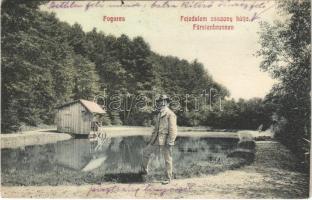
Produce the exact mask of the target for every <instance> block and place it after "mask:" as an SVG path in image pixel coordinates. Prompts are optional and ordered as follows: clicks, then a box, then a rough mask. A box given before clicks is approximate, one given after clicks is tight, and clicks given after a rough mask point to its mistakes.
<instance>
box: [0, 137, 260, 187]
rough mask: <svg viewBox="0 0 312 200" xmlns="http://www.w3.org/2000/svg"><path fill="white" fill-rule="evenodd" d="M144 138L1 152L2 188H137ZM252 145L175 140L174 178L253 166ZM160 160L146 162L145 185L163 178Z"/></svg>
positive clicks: (80, 141)
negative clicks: (111, 185) (103, 185)
mask: <svg viewBox="0 0 312 200" xmlns="http://www.w3.org/2000/svg"><path fill="white" fill-rule="evenodd" d="M146 141H147V137H146V136H128V137H115V138H109V139H108V140H106V141H104V142H103V143H100V144H98V143H97V142H96V141H95V142H92V141H90V140H89V139H71V140H67V141H61V142H58V143H55V144H46V145H34V146H27V147H24V148H18V149H2V150H1V168H2V170H1V177H2V179H1V184H2V185H67V184H68V185H73V184H74V185H80V184H99V183H102V182H107V181H114V182H124V183H126V182H141V181H142V177H141V175H140V174H139V171H140V166H141V163H142V150H143V148H144V147H145V145H146ZM253 156H254V143H253V142H251V143H247V145H246V143H245V144H243V143H241V142H240V141H239V139H238V138H209V137H178V138H177V140H176V145H175V146H174V148H173V165H174V171H173V173H174V177H175V178H187V177H192V176H200V175H202V174H216V173H218V172H222V171H225V170H230V169H235V168H237V167H240V166H242V165H245V164H248V163H250V162H252V160H253ZM164 165H165V164H164V160H163V158H162V155H161V154H157V155H155V156H154V157H153V159H151V161H150V169H151V170H150V173H149V175H148V181H156V180H161V179H162V178H163V177H164Z"/></svg>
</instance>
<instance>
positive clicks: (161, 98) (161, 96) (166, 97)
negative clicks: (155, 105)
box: [156, 94, 171, 102]
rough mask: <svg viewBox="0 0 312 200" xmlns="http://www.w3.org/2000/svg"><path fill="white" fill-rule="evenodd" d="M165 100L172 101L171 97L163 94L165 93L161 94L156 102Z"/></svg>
mask: <svg viewBox="0 0 312 200" xmlns="http://www.w3.org/2000/svg"><path fill="white" fill-rule="evenodd" d="M163 100H166V101H167V102H170V101H171V99H170V98H169V97H168V96H167V95H165V94H163V95H160V96H159V98H158V99H156V102H158V101H163Z"/></svg>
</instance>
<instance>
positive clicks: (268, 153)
mask: <svg viewBox="0 0 312 200" xmlns="http://www.w3.org/2000/svg"><path fill="white" fill-rule="evenodd" d="M256 149H257V153H256V159H255V162H254V163H253V164H251V165H249V166H245V167H242V168H240V169H237V170H232V171H226V172H223V173H219V174H217V175H210V176H204V177H200V178H190V179H180V180H174V181H173V182H172V183H170V184H169V185H161V184H160V183H145V184H143V183H133V184H120V183H118V184H117V183H103V184H102V185H82V186H66V185H64V186H40V187H38V186H27V187H2V188H1V193H2V197H24V198H25V197H28V198H31V197H33V198H34V197H36V198H46V197H50V198H52V197H53V198H60V197H62V198H307V197H308V189H309V184H308V183H309V177H308V174H305V173H301V172H298V171H297V170H296V165H294V164H293V163H297V160H296V158H295V157H294V156H293V155H292V154H291V153H290V152H289V151H288V150H287V149H286V148H285V147H284V146H283V145H281V144H280V143H278V142H272V141H268V142H257V146H256Z"/></svg>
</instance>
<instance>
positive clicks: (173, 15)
mask: <svg viewBox="0 0 312 200" xmlns="http://www.w3.org/2000/svg"><path fill="white" fill-rule="evenodd" d="M183 2H187V1H172V0H171V1H169V4H166V5H165V7H163V8H156V7H155V6H156V5H157V6H158V7H160V6H161V5H163V4H164V3H166V1H157V2H155V1H127V0H125V4H124V6H123V7H120V5H121V3H120V1H105V2H95V1H94V2H92V1H87V2H83V1H81V2H76V3H75V4H66V5H64V4H62V2H49V3H47V4H46V5H43V6H42V7H41V9H42V10H44V11H48V12H54V13H56V16H57V17H58V18H59V19H60V20H61V21H66V22H68V23H69V24H74V23H78V24H80V25H81V26H82V28H83V30H84V31H91V30H92V29H93V28H94V27H96V28H97V30H99V31H103V32H104V33H105V34H106V35H108V34H112V35H115V36H119V35H121V34H126V35H128V36H129V37H130V38H133V37H136V36H142V37H143V38H144V40H145V41H146V42H147V43H149V45H150V47H151V49H152V50H153V51H155V52H156V53H158V54H161V55H172V56H177V57H179V58H181V59H186V60H188V61H193V60H195V59H197V60H198V61H199V62H201V63H203V64H204V67H205V69H206V70H207V71H208V73H209V74H210V75H212V77H213V78H214V80H216V81H217V82H219V83H221V84H222V85H224V86H225V87H227V88H228V89H229V91H230V93H231V98H235V99H238V98H244V99H249V98H253V97H264V96H265V95H266V94H267V93H268V92H269V91H270V89H271V87H272V85H273V84H274V80H273V79H271V78H270V76H269V74H268V72H263V71H261V70H260V67H259V65H260V62H261V57H256V56H254V55H255V53H256V51H257V50H258V49H259V48H260V45H259V44H258V39H259V34H258V32H259V30H260V28H259V23H260V22H262V21H266V22H269V23H272V22H273V20H275V19H279V16H278V15H277V10H276V8H275V6H274V1H266V3H263V4H260V3H262V2H261V1H253V2H256V3H253V2H251V1H248V0H247V1H237V0H232V1H228V2H226V3H222V2H224V1H210V0H208V1H202V2H204V3H205V5H206V6H208V5H211V6H210V7H206V8H185V7H183V5H182V3H183ZM194 2H195V3H196V2H197V1H189V3H194ZM71 3H72V2H71ZM167 3H168V2H167ZM240 3H244V4H240ZM70 5H71V8H68V7H70ZM88 5H89V6H88ZM153 5H154V7H152V6H153ZM168 5H170V8H168V7H166V6H168ZM235 5H247V6H248V7H245V8H244V7H241V6H235ZM252 5H253V6H254V7H253V8H251V6H252ZM112 6H118V7H112ZM172 6H176V7H172ZM257 6H258V7H259V8H255V7H257ZM65 7H67V8H65ZM87 7H88V9H86V8H87ZM255 13H256V16H257V18H256V19H255V20H254V21H247V22H238V21H236V17H248V18H249V19H252V18H253V16H255ZM104 16H107V17H121V18H123V19H124V21H115V22H110V21H107V20H105V21H104V20H103V17H104ZM181 16H184V17H185V16H186V17H192V16H195V17H196V16H200V17H202V18H204V17H206V19H207V20H208V21H201V22H185V21H184V20H182V21H181ZM107 17H106V18H107ZM212 17H227V19H230V18H232V22H230V21H222V22H212V21H211V19H212ZM183 19H184V18H183ZM223 19H224V18H223ZM193 24H199V25H213V24H215V25H226V26H233V27H234V29H233V30H193Z"/></svg>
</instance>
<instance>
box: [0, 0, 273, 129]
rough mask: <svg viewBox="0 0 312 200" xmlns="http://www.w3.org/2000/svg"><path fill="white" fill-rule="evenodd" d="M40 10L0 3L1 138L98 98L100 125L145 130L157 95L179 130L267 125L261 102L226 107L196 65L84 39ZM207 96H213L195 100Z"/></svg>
mask: <svg viewBox="0 0 312 200" xmlns="http://www.w3.org/2000/svg"><path fill="white" fill-rule="evenodd" d="M39 5H40V3H39V2H38V1H22V0H19V1H14V2H13V1H8V0H7V1H4V2H3V3H2V13H1V17H2V41H1V50H2V57H1V59H2V60H1V61H2V71H1V72H2V107H1V113H2V121H1V125H2V132H11V131H16V130H18V128H19V127H20V125H21V124H26V125H32V126H36V125H38V124H40V123H45V124H53V123H54V114H55V108H56V106H58V105H60V104H63V103H65V102H67V101H71V100H74V99H80V98H82V99H88V100H93V99H94V98H95V96H97V97H102V98H101V100H103V98H105V101H104V100H103V102H102V103H104V102H106V109H107V110H108V115H106V116H103V117H102V120H103V122H104V123H105V124H113V125H119V124H126V125H150V124H151V119H150V118H151V113H152V112H153V102H154V99H155V95H156V94H160V93H166V94H169V95H170V96H171V97H173V98H174V100H175V103H174V104H173V106H172V107H173V109H175V112H176V113H177V115H178V124H179V125H186V126H196V125H206V126H207V125H208V126H215V127H219V128H248V129H255V128H257V127H258V126H259V125H260V124H261V123H263V124H266V125H268V124H269V121H268V119H269V117H270V116H269V115H270V113H268V112H266V113H267V114H264V110H265V108H264V107H263V104H262V100H261V99H252V100H249V101H244V100H239V101H238V102H235V101H234V100H225V97H227V96H229V92H228V90H227V89H226V88H225V87H224V86H222V85H220V84H218V83H217V82H215V81H214V80H213V78H212V77H211V76H210V75H209V73H208V72H207V71H206V70H205V68H204V66H203V65H202V64H201V63H200V62H198V61H197V60H194V61H192V62H189V61H186V60H183V59H179V58H177V57H173V56H161V55H158V54H157V53H155V52H152V51H151V49H150V47H149V45H148V44H147V43H146V42H145V41H144V39H143V38H142V37H135V38H133V39H130V38H129V37H128V36H127V35H121V36H120V37H115V36H112V35H105V34H104V33H103V32H99V31H97V30H96V29H93V30H92V31H90V32H84V31H83V30H82V27H81V26H80V25H79V24H74V25H72V26H70V25H69V24H67V23H64V22H61V21H59V20H58V19H57V18H56V17H55V15H54V14H51V13H46V12H42V11H40V10H39V8H38V7H39ZM211 89H213V90H214V92H215V95H214V96H212V95H211V97H207V96H205V95H202V96H201V97H200V95H201V94H203V91H204V90H205V91H209V90H211ZM216 93H217V94H216ZM187 95H189V96H188V98H187V97H186V96H187ZM200 98H201V100H202V101H201V103H198V102H197V100H196V99H200ZM203 98H204V99H205V98H206V100H204V99H203ZM207 99H208V100H209V102H207ZM118 100H120V101H118ZM140 100H144V103H142V102H141V103H140ZM220 101H222V106H221V107H222V108H220V107H219V104H220ZM133 102H134V104H135V105H137V106H133V105H134V104H133ZM203 102H204V103H203ZM138 105H139V106H138ZM114 108H115V109H114ZM116 108H118V109H116Z"/></svg>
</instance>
